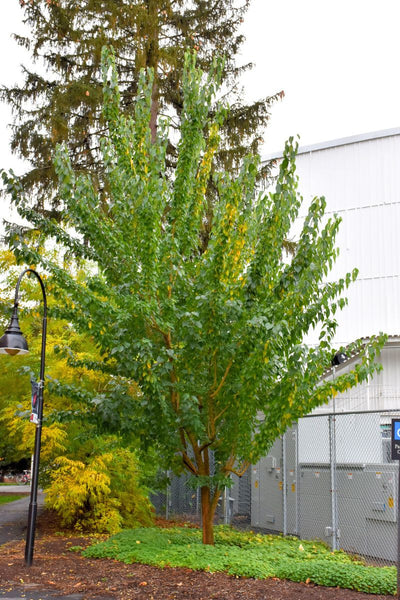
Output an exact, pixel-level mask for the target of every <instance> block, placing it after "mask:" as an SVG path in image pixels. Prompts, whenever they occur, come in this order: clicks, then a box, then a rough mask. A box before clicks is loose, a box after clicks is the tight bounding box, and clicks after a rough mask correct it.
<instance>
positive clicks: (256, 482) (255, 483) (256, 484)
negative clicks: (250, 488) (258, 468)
mask: <svg viewBox="0 0 400 600" xmlns="http://www.w3.org/2000/svg"><path fill="white" fill-rule="evenodd" d="M254 487H255V488H258V481H257V479H256V480H255V482H254Z"/></svg>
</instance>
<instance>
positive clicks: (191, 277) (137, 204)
mask: <svg viewBox="0 0 400 600" xmlns="http://www.w3.org/2000/svg"><path fill="white" fill-rule="evenodd" d="M194 63H195V59H194V57H193V56H192V55H187V56H186V67H185V73H184V77H183V96H184V108H183V114H182V126H181V135H180V140H179V143H178V160H177V166H176V171H175V177H174V179H173V180H171V179H169V178H168V176H167V175H166V170H167V169H166V164H165V163H166V149H167V144H168V128H167V125H166V124H165V123H164V124H162V125H161V126H160V127H159V129H158V131H157V137H156V140H154V139H153V136H152V131H151V128H150V126H149V122H150V115H151V94H152V89H153V75H152V73H151V71H150V72H149V73H148V75H147V77H146V76H145V74H142V77H141V79H140V84H139V93H138V97H137V101H136V105H135V112H134V117H133V118H130V117H126V116H124V115H123V114H122V112H121V111H120V108H119V102H120V97H119V92H118V85H117V75H116V70H115V66H114V61H113V55H112V53H109V52H108V51H107V50H105V51H104V63H103V74H104V95H105V108H104V111H105V118H106V120H107V123H108V126H109V132H110V136H109V138H108V139H104V140H103V142H102V152H103V160H104V170H105V173H106V177H107V183H108V189H109V198H108V206H109V210H108V211H104V210H103V205H102V199H101V196H100V194H99V193H98V191H97V190H96V186H95V184H94V183H93V182H92V181H91V180H90V178H89V177H87V176H82V175H78V174H75V172H74V170H73V168H72V165H71V162H70V160H69V158H68V152H67V150H66V149H65V148H59V149H58V151H57V157H56V170H57V173H58V176H59V178H60V194H61V195H62V198H63V201H64V202H65V205H66V211H67V215H68V219H69V229H68V230H66V229H65V228H62V227H61V226H60V225H57V224H56V223H55V222H54V221H52V220H48V219H46V218H45V217H43V216H40V215H38V213H37V212H35V211H33V210H32V209H31V208H30V207H29V202H28V201H26V200H24V199H23V196H22V195H20V188H19V183H18V182H13V181H12V179H10V178H7V177H6V183H7V185H8V187H9V189H10V191H11V192H12V193H13V194H14V201H15V202H16V204H17V205H18V208H19V212H20V215H21V216H22V217H24V218H26V219H28V220H29V221H30V222H31V223H32V224H33V225H34V227H35V228H37V229H40V230H41V231H43V232H44V233H45V234H46V235H47V236H51V238H52V239H53V240H55V241H56V242H57V243H58V244H62V245H63V246H64V247H65V248H66V249H67V251H68V252H69V253H71V254H72V255H73V256H75V258H76V259H77V260H79V261H82V260H83V261H88V264H89V265H91V271H90V274H88V275H87V277H86V278H85V280H84V281H82V282H78V281H76V280H74V279H73V278H72V277H71V276H70V275H69V274H68V273H66V272H65V271H64V270H63V269H61V268H60V267H59V266H57V265H56V264H54V262H52V261H51V260H47V259H46V258H45V257H44V256H43V255H41V254H40V253H39V252H38V251H37V249H36V247H35V245H33V244H32V243H29V240H26V239H24V238H23V237H22V236H21V235H19V236H14V237H13V238H12V243H13V248H14V252H15V253H16V256H17V257H18V258H19V259H20V260H24V261H26V262H27V263H28V264H32V263H33V264H38V263H40V265H41V268H43V269H45V270H46V271H47V272H48V273H49V277H50V281H51V285H52V293H53V294H54V295H55V296H56V298H57V304H58V306H59V311H60V312H61V313H62V314H63V316H64V318H66V319H67V321H68V322H73V323H74V324H75V327H76V328H77V329H78V330H79V331H82V332H90V334H91V335H92V336H93V340H94V341H95V343H96V344H97V347H98V349H99V352H100V354H101V360H100V361H99V363H98V364H96V365H94V364H92V365H90V366H92V368H96V369H100V370H103V371H105V372H107V373H111V374H113V376H114V377H115V378H116V379H118V380H119V381H125V382H126V384H127V386H129V385H137V386H139V395H137V394H136V395H135V396H132V397H131V398H129V395H128V394H127V395H126V398H125V401H126V402H127V405H128V407H129V408H128V409H127V410H126V412H128V413H130V414H131V420H132V422H133V423H134V424H135V425H136V427H137V432H138V435H140V436H141V437H142V438H143V441H144V443H150V442H151V443H154V440H157V443H158V444H159V446H160V448H162V451H163V456H164V457H165V459H166V461H167V462H168V463H169V466H170V468H171V466H174V467H175V468H176V469H186V471H188V472H189V473H191V475H192V476H193V480H194V481H195V484H196V485H197V486H199V487H200V489H201V506H202V522H203V541H204V542H205V543H207V544H212V543H213V529H212V523H213V517H214V513H215V509H216V506H217V502H218V499H219V497H220V495H221V490H222V489H223V486H225V485H227V484H229V476H230V475H231V474H232V473H237V474H238V475H241V474H243V473H244V472H245V470H246V468H247V467H248V465H249V464H250V463H254V462H256V461H257V460H258V459H259V458H260V457H261V456H262V455H263V454H264V453H265V452H266V451H267V450H268V448H269V447H270V446H271V444H272V443H273V441H274V439H275V438H276V436H278V435H279V434H281V433H282V432H284V431H285V430H286V428H287V427H288V426H289V425H290V424H291V423H292V422H293V421H296V420H297V419H298V418H300V417H301V416H303V415H305V414H307V413H308V412H309V411H310V410H311V409H313V408H314V407H315V406H318V405H320V404H321V403H323V402H325V401H327V400H328V399H329V398H330V397H331V396H332V395H334V394H335V393H336V392H337V391H343V390H344V389H346V388H348V387H351V386H353V385H356V384H357V383H358V382H361V381H364V380H365V379H366V378H367V377H368V375H370V374H371V373H373V372H374V370H375V369H377V368H378V367H377V365H376V364H374V358H375V356H376V354H377V352H378V351H379V349H380V347H381V345H382V343H383V339H384V338H383V337H382V338H378V339H376V340H373V341H372V343H371V344H370V345H369V346H368V348H363V347H362V345H361V344H357V343H356V344H354V346H352V348H351V349H350V351H355V350H357V351H359V352H360V362H359V364H357V365H356V366H355V367H354V368H353V370H352V371H351V372H349V373H348V374H344V375H341V376H339V377H337V378H335V380H334V381H329V382H326V381H325V382H324V381H322V380H321V377H322V375H323V373H324V370H325V369H326V368H327V367H328V366H329V365H330V361H331V358H332V356H333V355H334V354H335V352H336V349H334V348H333V347H332V343H331V342H332V339H333V335H334V332H335V328H336V320H335V317H334V314H335V312H336V310H338V309H340V308H342V307H343V306H344V304H345V303H346V300H345V299H344V298H343V297H342V294H343V293H344V291H345V289H346V288H347V286H348V285H350V283H351V282H352V281H353V280H354V279H355V277H356V272H354V273H352V274H347V275H346V276H345V277H344V278H343V279H340V280H339V281H338V282H329V283H327V282H325V278H326V276H327V274H328V272H329V269H330V267H331V265H332V263H333V261H334V260H335V258H336V255H337V251H336V249H335V245H334V243H335V236H336V233H337V231H338V227H339V222H340V220H339V219H338V218H329V219H328V220H327V221H326V223H325V225H323V224H322V222H323V220H324V209H325V201H324V199H323V198H314V200H313V201H312V203H311V205H310V208H309V211H308V214H307V217H306V218H305V220H304V223H303V228H302V232H301V234H300V237H299V239H298V242H297V245H296V251H295V254H294V255H293V256H290V255H288V256H287V257H285V256H282V243H283V240H284V239H285V238H286V237H287V236H288V234H289V231H290V229H291V226H292V224H293V222H294V220H295V219H296V218H297V217H298V212H299V208H300V206H301V202H302V199H301V197H300V196H299V194H298V192H297V179H296V175H295V155H296V144H295V143H294V142H293V140H290V141H289V142H288V144H287V146H286V150H285V154H284V158H283V161H282V163H281V165H280V172H279V177H278V180H277V185H276V189H275V191H274V192H271V193H269V194H264V193H259V192H258V191H257V188H256V186H255V181H256V177H257V169H258V164H259V163H258V159H257V158H252V157H248V158H246V159H245V160H244V162H243V165H242V168H241V170H240V172H239V174H238V175H237V176H236V177H235V176H232V175H230V174H228V173H227V172H222V173H220V174H219V175H218V177H217V178H216V186H217V188H218V202H217V203H216V205H215V212H214V219H213V221H212V229H211V235H210V240H209V244H208V247H207V249H206V250H205V251H203V248H202V247H201V244H200V235H201V231H202V222H203V219H204V217H205V214H206V211H207V202H206V185H207V181H208V178H209V175H210V170H211V164H212V159H213V155H214V153H215V152H216V151H217V149H218V144H219V139H220V134H219V131H220V128H221V123H222V122H223V118H224V110H223V108H220V109H219V110H218V112H217V115H216V118H215V119H211V118H210V107H211V105H212V102H213V97H214V95H215V93H216V92H217V89H218V84H219V82H220V79H221V69H220V67H218V66H217V65H214V69H213V71H212V72H211V73H210V74H209V75H208V76H207V77H205V76H204V75H203V74H202V72H201V71H200V70H198V69H196V68H195V64H194ZM110 72H111V76H109V74H110ZM108 76H109V77H108ZM205 131H206V134H205V133H204V132H205ZM318 323H320V324H321V333H320V343H319V345H318V346H317V347H315V348H314V347H307V346H306V345H305V344H304V343H303V338H304V335H305V334H306V333H307V332H308V331H309V329H310V328H312V327H314V326H317V325H318ZM110 402H112V398H107V397H103V398H102V400H101V401H100V402H99V403H98V407H99V408H101V407H103V408H104V407H107V405H108V404H109V403H110ZM211 452H212V453H213V457H214V458H213V462H214V469H212V468H211V458H210V453H211Z"/></svg>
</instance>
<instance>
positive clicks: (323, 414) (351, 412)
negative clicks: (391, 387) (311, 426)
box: [299, 408, 400, 420]
mask: <svg viewBox="0 0 400 600" xmlns="http://www.w3.org/2000/svg"><path fill="white" fill-rule="evenodd" d="M367 414H368V415H372V414H375V415H382V416H385V415H387V416H389V415H393V414H395V415H399V416H400V408H384V409H381V410H376V409H375V410H344V411H335V412H321V413H314V414H309V415H305V416H304V417H301V418H302V419H314V418H316V417H339V416H341V415H367ZM299 420H300V419H299Z"/></svg>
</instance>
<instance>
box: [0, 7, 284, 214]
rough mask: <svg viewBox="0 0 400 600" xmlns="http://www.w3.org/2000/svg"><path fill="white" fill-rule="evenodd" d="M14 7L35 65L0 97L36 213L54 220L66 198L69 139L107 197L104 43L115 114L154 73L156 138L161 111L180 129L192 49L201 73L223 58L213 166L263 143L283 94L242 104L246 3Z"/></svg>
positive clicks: (233, 161) (77, 166) (172, 156)
mask: <svg viewBox="0 0 400 600" xmlns="http://www.w3.org/2000/svg"><path fill="white" fill-rule="evenodd" d="M20 4H21V7H22V11H23V15H24V23H25V24H27V25H28V26H29V28H30V33H29V36H21V35H15V36H14V37H15V39H16V41H17V42H18V44H20V45H21V46H23V47H25V48H27V49H28V50H29V53H30V56H31V58H32V60H33V64H32V66H31V67H26V66H25V67H24V69H23V71H24V81H23V83H22V84H21V85H15V86H11V87H6V86H3V87H2V89H1V93H0V97H1V98H2V99H3V100H5V101H6V102H7V103H8V104H9V105H10V106H11V108H12V110H13V113H14V116H15V120H14V132H13V137H12V142H11V149H12V151H13V152H14V153H16V154H17V155H18V156H20V157H21V158H23V159H25V160H27V161H28V162H29V164H30V165H31V168H30V169H29V170H28V171H27V172H26V173H25V174H24V175H23V176H22V177H21V179H20V182H21V185H22V187H23V189H24V191H25V192H26V193H27V194H28V195H29V196H30V198H31V202H32V204H34V205H36V207H37V208H38V209H39V210H40V211H42V212H47V214H48V215H51V216H53V217H56V218H60V211H62V200H61V197H60V196H59V195H58V194H57V189H58V188H57V175H56V172H55V170H54V166H53V155H54V150H55V147H56V145H57V144H59V143H61V142H66V143H67V147H68V154H69V157H70V160H71V164H72V165H73V168H74V170H75V171H77V172H80V173H90V174H91V175H92V176H94V181H95V182H96V188H97V190H100V191H102V190H103V192H104V194H106V190H105V189H104V188H105V185H106V182H105V180H104V172H103V166H104V165H103V161H102V158H101V151H100V145H99V142H100V137H101V136H104V134H105V133H106V124H105V121H104V118H103V113H102V76H101V65H100V63H101V48H102V47H103V45H110V44H111V45H112V46H113V47H114V49H115V55H116V66H117V71H118V75H119V81H120V93H121V109H122V110H123V111H124V113H126V114H133V111H134V98H135V96H136V93H137V90H138V82H139V73H140V69H141V68H148V67H150V68H152V69H153V73H154V78H153V83H152V93H151V111H150V114H149V123H150V127H151V131H152V137H153V139H155V135H156V131H157V126H158V125H157V124H158V120H159V118H160V116H162V115H165V114H168V115H170V116H171V117H172V118H173V121H172V123H173V124H174V128H176V129H179V123H180V118H181V114H182V103H183V95H182V86H181V83H182V71H183V63H184V52H185V50H186V49H193V50H196V51H197V54H198V64H199V65H200V66H201V67H202V68H203V69H205V70H208V69H209V68H210V65H211V64H212V61H213V59H214V57H215V56H216V55H217V54H219V55H222V54H224V55H225V56H226V59H225V63H224V68H223V72H222V78H223V80H224V82H225V91H224V93H226V94H227V95H228V96H229V97H230V103H231V110H230V113H229V119H228V120H227V121H226V124H225V135H224V139H225V143H224V146H223V147H222V146H221V148H220V151H219V156H218V158H219V161H223V162H224V164H226V165H229V166H230V167H234V166H237V164H238V162H239V161H240V159H241V158H242V157H243V155H244V154H245V153H247V152H248V151H249V149H250V148H251V150H252V151H256V150H257V148H258V147H259V144H260V141H261V137H260V135H261V134H260V132H263V130H264V129H265V125H266V123H267V121H268V119H269V108H270V106H271V104H272V103H273V102H274V101H275V100H276V99H277V98H278V97H279V95H273V96H271V97H265V98H260V99H259V100H258V101H257V102H254V103H253V104H248V105H246V104H245V103H244V102H243V100H242V97H243V95H242V91H241V88H240V86H239V83H238V81H239V76H240V74H241V73H242V72H243V71H244V70H246V69H249V68H250V67H251V65H250V64H247V65H242V66H238V65H237V64H236V59H237V56H238V52H239V50H240V48H241V45H242V42H243V35H242V34H241V33H240V26H241V23H242V21H243V18H244V15H245V13H246V10H247V9H248V6H249V4H250V0H241V1H240V2H237V1H236V0H128V1H126V0H79V1H76V0H35V1H34V2H30V1H28V0H21V2H20ZM210 110H211V111H212V110H213V107H212V106H210ZM174 137H175V136H174V135H171V136H170V139H169V144H168V155H169V161H168V164H169V165H170V167H173V166H174V165H175V163H176V147H175V143H174Z"/></svg>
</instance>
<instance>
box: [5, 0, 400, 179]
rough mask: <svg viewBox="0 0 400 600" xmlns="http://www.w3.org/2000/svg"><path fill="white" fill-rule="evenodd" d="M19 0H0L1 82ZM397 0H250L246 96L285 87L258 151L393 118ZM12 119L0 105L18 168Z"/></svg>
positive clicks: (18, 55) (12, 52) (398, 120)
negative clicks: (292, 137) (296, 136)
mask: <svg viewBox="0 0 400 600" xmlns="http://www.w3.org/2000/svg"><path fill="white" fill-rule="evenodd" d="M21 14H22V13H21V10H20V9H19V3H18V0H1V9H0V17H1V18H0V44H1V48H0V49H1V56H2V64H1V76H0V82H1V83H6V84H12V83H14V82H15V81H17V79H18V74H19V70H20V68H19V65H20V63H21V62H22V61H23V51H22V49H20V48H18V46H17V45H16V44H15V42H13V41H11V40H10V34H11V32H13V31H21ZM399 23H400V2H399V0H380V1H379V2H378V1H377V0H253V1H252V5H251V8H250V10H249V12H248V13H247V16H246V19H245V23H244V27H245V33H246V37H247V42H246V44H245V47H244V50H243V52H242V57H243V61H248V60H251V61H253V62H254V63H255V64H256V67H255V69H254V70H253V71H252V72H250V73H249V74H247V75H246V76H245V80H244V83H245V86H246V90H247V93H248V95H249V97H251V98H254V99H256V98H259V97H263V96H266V95H270V94H273V93H275V92H278V91H280V90H282V89H283V90H284V91H285V94H286V96H285V98H284V100H283V101H281V102H279V103H277V104H276V105H275V106H274V108H273V109H272V116H271V124H270V126H269V128H268V129H267V130H266V132H265V135H264V139H265V146H264V152H266V153H269V152H273V151H276V150H280V149H282V148H283V145H284V141H285V139H286V138H287V137H288V136H289V135H294V134H300V136H301V144H302V145H305V144H312V143H315V142H320V141H325V140H330V139H335V138H340V137H345V136H349V135H354V134H358V133H366V132H370V131H377V130H380V129H388V128H391V127H397V126H399V125H400V77H399V54H400V53H399V33H398V31H399ZM10 120H11V117H10V112H9V109H8V107H6V106H4V105H2V104H0V166H1V167H6V168H9V167H13V168H14V169H15V170H17V171H19V170H20V169H21V167H19V165H18V162H17V161H16V159H15V158H14V159H13V158H12V157H11V156H10V150H9V132H8V130H7V128H6V125H7V123H9V122H10Z"/></svg>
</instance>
